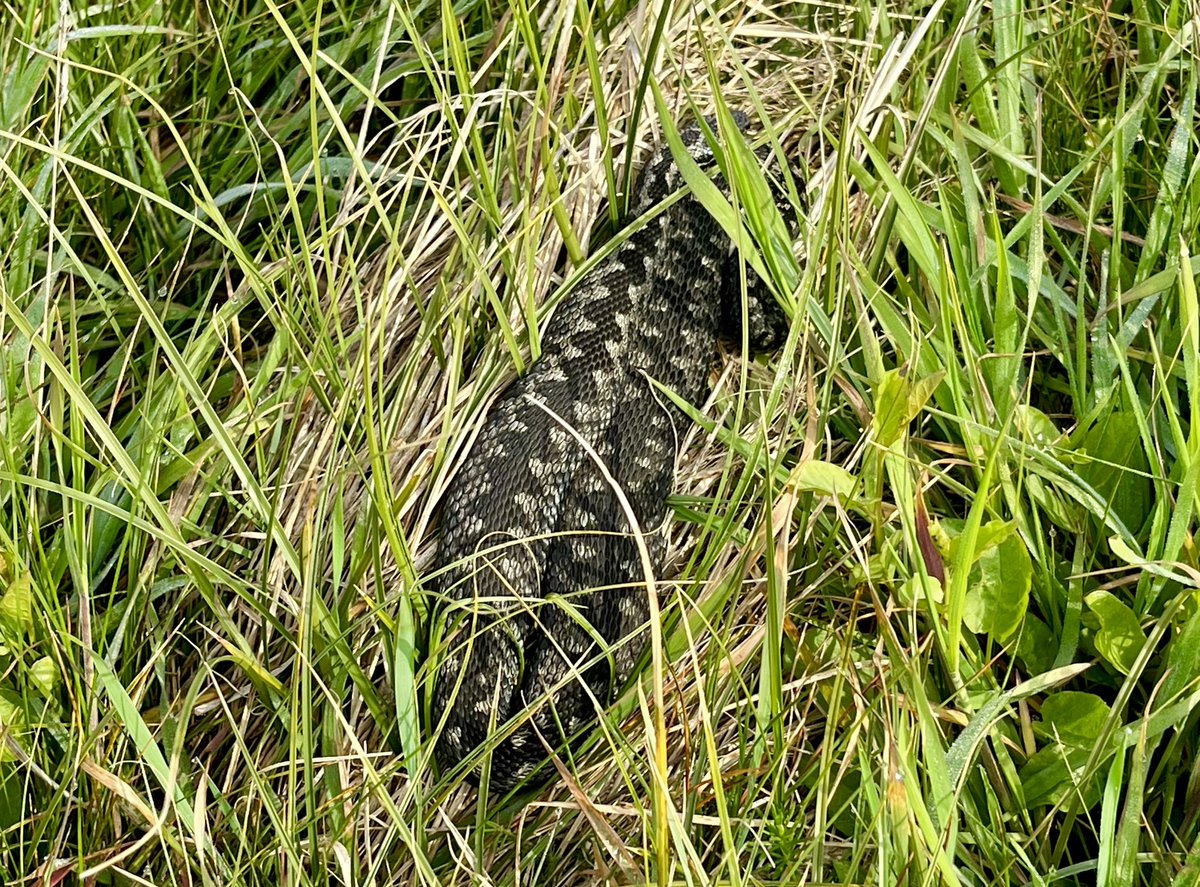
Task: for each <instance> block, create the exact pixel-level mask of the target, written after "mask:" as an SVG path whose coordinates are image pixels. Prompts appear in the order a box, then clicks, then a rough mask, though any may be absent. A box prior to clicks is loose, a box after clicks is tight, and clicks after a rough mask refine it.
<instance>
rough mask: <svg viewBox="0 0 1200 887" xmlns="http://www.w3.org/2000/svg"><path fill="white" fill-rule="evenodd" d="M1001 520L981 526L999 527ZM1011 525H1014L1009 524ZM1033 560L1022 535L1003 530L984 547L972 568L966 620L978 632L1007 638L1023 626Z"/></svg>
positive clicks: (1000, 639) (1003, 638) (964, 616)
mask: <svg viewBox="0 0 1200 887" xmlns="http://www.w3.org/2000/svg"><path fill="white" fill-rule="evenodd" d="M996 524H1001V525H1002V526H1005V525H1004V524H1003V522H1001V521H991V522H990V523H989V524H987V525H985V527H983V528H981V530H980V533H981V538H982V533H983V530H985V529H989V528H990V529H996ZM1008 526H1009V527H1011V525H1008ZM1032 579H1033V563H1032V561H1031V559H1030V557H1029V549H1027V548H1026V547H1025V543H1024V541H1022V539H1021V537H1020V535H1019V534H1017V533H1015V532H1007V533H1004V534H1002V535H1000V536H998V538H994V541H993V543H992V544H989V545H987V546H986V547H985V548H983V550H982V553H981V554H980V555H979V558H978V560H976V562H975V565H974V566H973V567H972V569H971V577H970V579H969V581H968V590H967V600H966V609H965V610H964V611H963V620H964V621H965V622H966V624H967V627H968V628H970V629H971V631H973V632H976V633H977V634H980V633H981V634H986V635H988V636H989V637H991V638H993V639H994V640H996V641H999V642H1003V641H1006V640H1008V639H1009V638H1010V637H1012V636H1013V634H1014V633H1015V632H1016V630H1017V628H1019V627H1020V625H1021V620H1022V619H1023V618H1024V617H1025V610H1026V608H1027V607H1028V606H1029V588H1030V584H1031V582H1032Z"/></svg>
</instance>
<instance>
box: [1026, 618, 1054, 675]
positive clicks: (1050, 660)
mask: <svg viewBox="0 0 1200 887" xmlns="http://www.w3.org/2000/svg"><path fill="white" fill-rule="evenodd" d="M1057 649H1058V640H1057V639H1056V638H1055V637H1054V633H1053V632H1052V631H1050V626H1048V625H1046V623H1045V622H1043V621H1042V620H1041V619H1038V618H1037V617H1036V616H1034V615H1033V614H1032V613H1026V614H1025V619H1024V620H1023V621H1022V622H1021V633H1020V634H1019V635H1017V650H1016V653H1017V656H1018V658H1020V660H1021V661H1022V662H1024V663H1025V669H1026V671H1028V672H1029V673H1030V674H1041V673H1042V672H1044V671H1049V670H1050V669H1051V668H1053V667H1054V652H1055V650H1057Z"/></svg>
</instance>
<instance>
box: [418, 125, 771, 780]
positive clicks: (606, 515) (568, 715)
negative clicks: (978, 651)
mask: <svg viewBox="0 0 1200 887" xmlns="http://www.w3.org/2000/svg"><path fill="white" fill-rule="evenodd" d="M737 123H738V125H739V127H741V128H744V126H745V119H744V118H741V117H740V116H739V117H738V118H737ZM710 130H711V131H712V132H715V131H716V126H715V124H714V123H712V122H711V121H710ZM681 136H682V140H683V143H684V146H685V148H686V150H687V152H688V154H689V155H690V156H691V157H692V159H693V160H695V161H696V162H697V163H698V164H699V165H700V167H701V168H705V167H711V166H712V165H713V152H712V149H711V147H710V146H709V143H708V141H707V139H706V138H705V136H704V134H703V133H702V131H701V129H700V127H699V125H698V124H692V125H691V126H689V127H687V128H685V129H684V130H683V131H682V132H681ZM715 181H716V183H717V185H718V186H719V187H720V188H721V189H722V190H723V191H724V192H725V193H728V187H727V186H726V185H725V184H724V183H723V181H722V179H721V177H720V175H719V174H718V175H716V176H715ZM682 185H683V177H682V174H681V172H680V170H679V168H678V166H677V165H676V163H675V162H674V161H673V159H672V155H671V152H670V150H669V149H668V148H667V147H666V146H664V147H662V148H660V149H659V150H658V152H657V153H656V154H655V155H654V156H653V157H652V159H651V160H650V161H649V163H648V164H647V165H646V166H645V167H644V168H643V170H642V173H641V175H640V177H639V180H638V184H637V186H636V188H635V191H634V194H633V201H632V207H631V210H632V214H633V216H634V217H640V216H642V215H643V214H645V213H646V212H648V211H649V210H651V209H652V208H654V207H656V206H657V205H658V204H659V203H661V202H662V201H663V200H664V198H666V197H668V196H670V195H672V194H674V193H675V192H676V191H678V190H679V189H680V187H681V186H682ZM738 267H739V266H738V260H737V256H736V255H735V254H734V247H733V244H732V242H731V240H730V238H729V237H728V236H727V235H726V234H725V233H724V232H723V231H722V229H721V228H720V226H719V225H718V224H717V222H716V221H715V220H714V219H713V218H712V216H711V215H710V214H709V213H708V212H707V211H706V210H705V209H704V208H703V207H702V206H701V204H700V202H699V201H698V200H696V199H695V198H694V197H692V196H691V195H690V194H689V195H686V196H684V197H682V198H680V199H679V200H677V201H676V202H675V203H673V204H672V205H670V206H669V207H667V208H666V209H665V210H662V211H661V212H660V213H659V214H658V215H657V216H655V217H653V218H652V219H650V220H649V221H648V222H647V223H646V224H645V225H644V226H642V227H640V228H638V229H637V230H635V231H634V232H633V233H632V234H631V235H630V236H629V237H628V238H627V239H626V240H625V241H624V242H623V243H622V244H621V245H620V246H619V247H617V248H616V249H615V250H614V251H613V252H612V253H611V254H610V255H609V256H608V257H607V258H606V259H604V260H603V261H602V262H601V263H599V264H598V265H597V266H596V267H595V268H594V269H593V270H592V271H591V272H590V273H589V274H588V275H587V276H586V277H585V278H584V279H583V280H582V281H581V282H580V284H579V286H578V287H577V288H576V289H575V290H574V291H573V292H572V293H570V294H569V295H568V296H567V297H566V298H565V299H564V300H563V302H562V303H561V305H560V306H559V307H558V308H557V310H556V311H555V312H554V314H553V317H552V319H551V321H550V324H549V325H548V328H547V329H546V331H545V335H544V338H543V352H542V355H541V357H540V359H539V360H538V361H537V362H536V363H535V364H534V365H533V366H532V367H531V368H530V370H529V372H528V373H527V374H526V375H525V376H524V377H523V378H521V379H520V380H519V381H517V382H516V383H514V384H513V385H512V386H511V387H510V388H509V389H508V390H507V391H506V392H505V393H504V394H503V395H502V396H501V398H500V399H499V400H498V401H497V402H496V403H495V405H494V406H493V407H492V409H491V411H490V413H489V414H488V416H487V418H486V420H485V422H484V425H483V428H482V429H481V431H480V433H479V436H478V438H477V439H476V441H475V443H474V445H473V447H472V449H471V451H470V452H469V454H468V456H467V458H466V459H465V461H464V462H463V464H462V466H461V468H460V469H459V471H458V473H457V474H456V476H455V477H454V479H453V480H452V481H451V484H450V486H449V487H448V489H447V491H446V496H445V500H444V501H445V505H444V510H443V517H442V530H441V538H440V545H439V549H438V557H437V560H438V563H439V566H440V567H442V568H443V569H442V572H441V573H440V577H439V580H438V583H437V590H438V592H439V594H440V595H441V596H442V598H443V599H444V600H445V601H447V602H448V604H447V608H446V618H447V630H446V632H445V634H446V636H447V638H448V642H447V645H446V653H445V657H444V659H443V661H442V664H441V666H440V670H439V671H438V673H437V677H436V681H435V685H434V693H433V700H432V703H433V704H432V716H433V718H434V720H435V721H437V722H440V723H441V725H442V732H441V735H440V739H439V741H438V745H437V753H438V757H439V760H440V762H441V764H442V765H443V766H454V765H456V764H458V763H459V762H461V761H462V760H463V759H464V758H465V757H466V756H468V755H469V754H470V753H471V752H472V751H473V750H475V749H476V748H477V747H478V746H480V745H481V744H483V743H485V742H488V741H489V738H491V737H493V735H494V734H495V732H496V731H497V730H498V729H499V728H501V727H502V726H503V725H504V724H505V722H507V721H509V719H510V718H512V717H514V716H515V715H518V714H520V713H522V712H528V717H527V718H526V719H525V720H524V721H523V722H521V723H520V725H519V726H517V727H516V728H515V730H513V731H512V732H511V733H510V734H509V735H507V737H506V738H503V739H501V740H499V741H498V742H496V744H495V747H494V748H493V749H492V763H491V768H490V786H491V789H492V790H493V791H502V792H503V791H507V790H508V789H510V788H512V787H513V786H514V785H516V784H518V783H519V782H521V781H522V780H524V779H525V778H526V777H527V776H528V775H529V774H530V773H531V771H533V770H534V769H536V768H537V767H538V766H539V765H540V764H542V763H543V762H545V760H546V759H547V754H546V744H548V745H549V746H551V747H557V746H560V745H561V744H562V742H563V741H564V740H565V739H566V738H569V737H571V736H572V735H575V734H577V733H578V732H579V731H580V730H581V728H583V727H585V726H586V725H587V724H588V723H589V722H590V721H592V720H594V719H595V717H596V713H597V710H598V707H602V706H604V705H606V704H607V703H608V702H610V701H611V700H612V698H613V695H614V693H615V691H616V690H617V689H619V686H620V683H621V682H622V681H623V680H624V679H625V678H626V677H627V676H628V674H629V672H630V670H631V668H632V667H633V665H634V663H635V661H636V659H637V657H638V655H639V653H640V651H641V647H642V645H643V644H642V641H643V640H644V637H645V631H644V630H645V628H646V623H647V617H648V612H649V610H648V597H647V590H646V585H645V580H644V576H645V572H644V567H643V562H642V557H641V554H640V551H639V547H638V542H637V537H636V535H635V534H636V533H641V534H642V535H641V538H642V539H643V540H644V542H645V547H646V550H647V552H648V554H649V559H650V563H651V564H652V566H653V568H654V570H655V572H656V573H657V572H658V571H659V570H660V569H661V567H662V562H663V557H664V554H665V537H664V534H663V532H662V528H663V525H664V524H665V523H666V517H667V504H666V500H667V495H668V493H669V492H670V490H671V484H672V479H673V475H674V468H675V461H676V458H677V448H678V442H679V439H680V438H681V437H682V433H683V430H684V425H683V422H684V421H686V420H685V419H684V417H683V414H682V413H681V412H679V411H677V410H676V409H675V408H674V407H673V406H671V405H670V404H669V401H668V400H667V399H666V398H665V397H664V396H663V394H662V392H661V391H659V390H656V388H655V386H654V385H653V384H652V383H651V380H654V381H655V382H657V383H659V384H660V385H662V386H664V387H666V388H669V389H671V390H672V391H674V392H675V393H676V394H678V395H679V396H680V397H682V398H683V399H684V400H686V401H687V402H689V403H693V404H697V403H700V402H702V401H703V399H704V398H705V396H706V394H707V390H708V376H709V372H710V370H711V367H712V364H713V361H714V358H715V353H716V343H717V339H718V337H719V336H720V335H722V334H724V335H729V336H730V337H732V338H736V339H737V340H740V338H741V331H740V322H741V320H742V318H743V317H745V318H746V322H747V326H748V331H747V332H748V334H749V338H750V341H751V342H753V343H754V344H755V345H757V346H759V347H768V346H769V345H770V344H771V343H772V339H773V338H774V337H776V336H777V335H779V332H780V330H781V329H782V328H783V315H782V312H781V311H780V309H779V308H778V305H777V304H775V301H774V299H773V298H772V297H771V296H770V294H769V293H768V292H767V291H766V289H765V287H762V286H751V288H750V298H749V300H748V303H749V305H748V311H746V312H745V313H743V310H742V300H741V292H742V290H741V285H740V282H739V281H740V274H739V272H738ZM585 443H586V446H585V445H584V444H585ZM598 463H599V464H598ZM602 466H603V467H602ZM606 475H607V476H606ZM614 486H616V487H617V488H619V490H620V491H621V493H622V494H623V497H624V499H625V502H624V503H623V502H622V501H621V497H619V496H618V495H617V494H616V493H615V492H614ZM630 512H632V515H633V517H634V518H635V519H636V526H633V525H631V522H630V521H629V519H628V518H629V513H630ZM599 641H602V642H603V644H601V643H599ZM539 734H540V736H539ZM543 740H544V742H545V744H544V743H543Z"/></svg>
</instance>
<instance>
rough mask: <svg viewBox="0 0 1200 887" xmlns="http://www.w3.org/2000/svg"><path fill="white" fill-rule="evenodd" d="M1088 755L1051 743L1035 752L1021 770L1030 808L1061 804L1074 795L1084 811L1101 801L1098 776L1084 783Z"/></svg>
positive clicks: (1076, 749) (1096, 774)
mask: <svg viewBox="0 0 1200 887" xmlns="http://www.w3.org/2000/svg"><path fill="white" fill-rule="evenodd" d="M1089 754H1090V752H1088V751H1087V750H1085V749H1081V748H1073V747H1071V746H1066V745H1062V744H1060V743H1057V742H1056V743H1054V744H1053V745H1049V746H1047V747H1046V748H1043V749H1040V750H1039V751H1037V752H1036V753H1035V754H1034V755H1033V757H1031V758H1030V759H1029V760H1028V761H1026V762H1025V766H1024V767H1022V768H1021V786H1022V788H1023V789H1024V794H1025V803H1026V804H1027V805H1028V806H1030V807H1041V806H1045V805H1051V804H1060V803H1062V802H1063V801H1064V800H1065V799H1066V798H1068V797H1070V796H1077V797H1079V798H1080V799H1081V801H1082V807H1083V809H1085V810H1087V809H1090V808H1092V807H1094V806H1095V805H1096V802H1098V801H1099V800H1100V780H1099V774H1098V773H1092V775H1091V778H1089V779H1088V780H1087V782H1086V783H1083V782H1082V780H1083V774H1084V771H1085V769H1086V768H1087V762H1088V756H1089Z"/></svg>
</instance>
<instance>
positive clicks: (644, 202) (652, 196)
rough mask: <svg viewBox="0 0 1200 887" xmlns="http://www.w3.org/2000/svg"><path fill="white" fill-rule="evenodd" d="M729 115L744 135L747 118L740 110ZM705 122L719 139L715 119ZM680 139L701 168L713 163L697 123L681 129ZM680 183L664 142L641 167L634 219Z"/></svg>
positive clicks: (632, 205)
mask: <svg viewBox="0 0 1200 887" xmlns="http://www.w3.org/2000/svg"><path fill="white" fill-rule="evenodd" d="M730 116H731V117H732V118H733V122H734V123H735V124H736V125H737V128H738V130H739V131H740V132H745V131H746V128H747V127H748V126H749V124H750V118H749V117H748V116H746V114H744V113H743V112H741V111H731V112H730ZM704 122H705V123H706V124H707V125H708V128H709V129H710V130H711V131H712V133H713V135H714V136H716V137H717V138H720V131H719V130H718V128H717V118H716V117H714V116H711V115H710V116H707V117H705V118H704ZM679 137H680V139H681V140H682V141H683V147H684V150H685V151H687V154H688V156H689V157H691V158H692V160H694V161H695V162H696V165H697V166H699V167H700V168H701V169H705V168H707V167H710V166H712V165H713V163H714V162H715V161H716V155H715V154H714V152H713V148H712V145H711V144H710V143H709V140H708V137H707V136H705V134H704V130H703V128H702V127H701V126H700V123H699V121H692V122H691V123H689V124H687V125H686V126H684V127H683V128H682V129H681V130H680V131H679ZM683 183H684V179H683V173H681V172H680V171H679V166H678V164H676V162H675V157H674V155H672V154H671V146H670V145H669V144H667V143H666V142H665V141H664V142H663V144H662V145H661V146H659V148H658V150H657V151H655V152H654V156H653V157H651V158H650V162H649V163H647V164H646V165H645V166H644V167H643V168H642V172H641V176H640V177H639V178H638V184H637V188H636V189H635V190H634V194H633V200H632V201H631V204H630V209H631V210H632V211H633V214H634V215H635V216H636V215H641V214H642V213H644V212H645V211H646V210H648V209H650V207H652V206H654V205H655V204H657V203H659V202H660V201H662V200H663V198H665V197H667V196H669V195H670V194H672V193H674V192H675V191H677V190H678V189H679V188H681V187H682V186H683Z"/></svg>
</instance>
